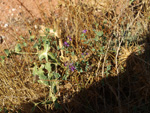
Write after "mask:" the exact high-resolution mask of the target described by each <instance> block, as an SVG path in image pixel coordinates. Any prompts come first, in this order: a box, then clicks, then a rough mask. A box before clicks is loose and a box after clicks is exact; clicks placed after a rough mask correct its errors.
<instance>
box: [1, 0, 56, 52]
mask: <svg viewBox="0 0 150 113" xmlns="http://www.w3.org/2000/svg"><path fill="white" fill-rule="evenodd" d="M57 4H58V2H57V1H56V0H0V38H1V44H0V52H1V51H2V50H3V49H6V48H10V47H13V45H14V44H15V42H16V40H17V39H18V36H21V35H26V34H27V32H28V31H27V27H28V25H27V24H26V23H28V24H31V23H32V21H33V20H36V19H37V20H38V19H40V18H41V13H40V12H41V10H42V11H44V13H46V16H49V15H50V14H49V13H50V11H54V12H55V14H56V15H57V14H58V11H57V7H56V6H57Z"/></svg>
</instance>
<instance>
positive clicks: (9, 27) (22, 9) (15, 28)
mask: <svg viewBox="0 0 150 113" xmlns="http://www.w3.org/2000/svg"><path fill="white" fill-rule="evenodd" d="M60 1H61V0H60ZM60 1H59V0H0V40H1V41H0V53H2V51H3V50H4V49H7V48H12V47H13V46H14V45H15V43H16V41H17V40H18V37H19V36H24V35H27V34H28V27H29V25H30V24H32V22H33V20H35V21H34V22H35V23H36V22H37V23H38V24H39V23H40V22H41V17H42V14H41V12H44V13H45V14H46V16H50V15H51V14H50V11H52V12H53V13H54V14H55V16H60V15H62V14H63V13H64V12H63V11H62V10H60V9H58V7H57V6H58V4H59V2H60ZM77 1H78V0H72V2H74V3H77ZM81 1H82V0H81ZM86 1H87V0H86ZM103 1H105V0H102V2H103ZM110 1H113V0H110ZM110 1H109V2H110ZM121 1H124V0H121ZM83 2H84V1H83ZM110 3H111V2H110ZM117 4H121V3H120V2H119V3H117ZM110 5H112V4H110ZM115 5H116V4H115ZM118 7H121V5H119V6H118ZM118 7H117V8H118ZM117 11H118V13H119V11H120V8H119V10H118V9H117ZM27 24H28V25H27Z"/></svg>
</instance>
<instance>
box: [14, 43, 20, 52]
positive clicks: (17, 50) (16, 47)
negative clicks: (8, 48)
mask: <svg viewBox="0 0 150 113" xmlns="http://www.w3.org/2000/svg"><path fill="white" fill-rule="evenodd" d="M20 51H21V45H20V44H17V45H16V46H15V52H20Z"/></svg>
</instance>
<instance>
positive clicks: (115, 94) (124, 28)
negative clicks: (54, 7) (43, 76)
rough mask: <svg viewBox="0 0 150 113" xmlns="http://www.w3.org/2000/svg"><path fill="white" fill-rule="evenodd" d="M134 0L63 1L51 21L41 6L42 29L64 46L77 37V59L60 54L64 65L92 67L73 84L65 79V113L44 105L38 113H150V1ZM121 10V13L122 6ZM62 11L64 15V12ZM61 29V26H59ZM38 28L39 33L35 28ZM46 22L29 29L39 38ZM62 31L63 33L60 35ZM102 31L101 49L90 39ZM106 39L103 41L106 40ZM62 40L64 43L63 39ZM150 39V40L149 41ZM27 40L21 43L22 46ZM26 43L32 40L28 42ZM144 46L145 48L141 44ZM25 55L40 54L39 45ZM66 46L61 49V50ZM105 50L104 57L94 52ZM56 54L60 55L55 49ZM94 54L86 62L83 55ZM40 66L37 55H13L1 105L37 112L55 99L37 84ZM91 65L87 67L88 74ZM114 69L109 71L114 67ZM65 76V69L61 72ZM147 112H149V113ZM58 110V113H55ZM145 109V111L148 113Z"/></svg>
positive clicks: (4, 67)
mask: <svg viewBox="0 0 150 113" xmlns="http://www.w3.org/2000/svg"><path fill="white" fill-rule="evenodd" d="M129 2H130V1H128V0H122V1H120V2H117V1H114V2H112V1H111V0H106V1H105V0H104V1H103V2H101V3H99V2H98V0H96V2H94V0H89V1H88V2H87V1H85V2H78V3H76V4H75V3H74V2H73V3H72V2H69V0H64V1H60V3H59V4H60V5H59V6H58V10H59V11H60V15H55V14H54V12H51V15H50V16H49V17H45V16H44V15H46V14H44V12H45V11H43V10H42V8H40V7H39V10H40V11H41V14H42V15H43V16H42V17H41V18H42V25H43V26H45V27H47V28H54V29H56V31H60V32H59V33H58V34H59V35H58V37H55V38H54V39H53V40H54V41H55V40H56V39H57V38H60V39H61V41H57V42H58V44H60V43H61V45H62V44H63V42H64V41H66V40H67V38H66V37H67V36H70V37H71V38H72V42H71V43H70V45H71V46H72V48H71V49H69V51H70V53H71V52H74V53H75V56H74V57H73V56H71V54H69V53H66V51H65V50H63V52H62V51H58V56H57V57H58V59H59V58H60V56H61V58H62V57H63V59H61V63H62V65H64V64H63V63H64V62H65V61H66V60H68V59H70V60H72V61H73V63H76V62H79V63H81V61H83V60H86V61H88V62H89V64H90V66H89V70H88V71H87V72H85V71H83V72H78V71H77V70H75V71H74V72H71V73H70V76H69V77H68V79H67V80H62V78H61V79H60V81H61V82H60V86H59V93H58V95H59V98H58V103H60V105H61V106H62V109H55V108H54V109H53V107H52V106H51V104H50V105H49V104H44V105H42V104H39V105H38V107H39V109H38V110H37V111H35V112H47V113H48V112H55V113H56V112H58V113H60V112H63V113H66V112H67V113H80V112H83V113H88V112H90V113H99V112H114V113H118V112H119V113H127V112H149V111H150V109H149V105H150V103H149V102H150V101H149V96H150V92H149V81H148V80H149V75H150V72H149V65H150V61H149V55H150V54H149V42H148V41H147V42H146V41H145V40H146V38H148V37H146V35H147V36H149V31H148V25H149V19H148V17H149V16H150V9H149V6H150V3H149V1H148V0H141V1H140V0H135V1H134V2H133V3H131V4H130V3H129ZM119 3H120V4H124V5H122V7H121V9H118V8H117V5H118V4H119ZM61 11H62V12H61ZM56 23H57V24H58V25H57V27H55V26H56V25H55V24H56ZM35 25H37V26H39V28H37V29H35V28H34V26H35ZM40 26H41V22H35V23H34V22H33V23H32V24H31V25H28V27H29V28H30V30H31V31H32V34H35V35H36V38H37V39H38V38H39V37H40V36H39V35H40V34H39V30H40ZM58 29H59V30H58ZM85 29H86V30H87V33H86V35H87V37H86V39H85V40H81V36H80V35H81V34H82V31H83V30H85ZM93 29H95V30H96V31H103V33H104V34H103V36H104V37H103V38H105V40H103V39H101V40H100V43H99V45H97V44H96V43H93V44H92V45H91V46H89V45H88V44H87V43H84V42H87V40H91V39H93V38H94V37H95V36H96V34H95V33H94V31H93ZM100 38H102V37H100ZM57 40H59V39H57ZM148 40H149V39H148ZM23 41H24V40H20V41H19V43H22V42H23ZM26 43H28V42H27V40H26ZM141 43H142V44H141ZM28 44H29V46H28V47H27V48H24V51H25V52H28V53H34V52H35V50H34V49H32V48H31V47H32V46H33V45H34V42H31V43H28ZM60 47H61V46H60ZM100 47H104V52H103V54H101V55H100V56H98V55H97V54H96V52H95V51H92V49H93V48H95V49H96V50H98V49H99V48H100ZM52 52H53V53H55V52H56V50H54V49H52ZM83 52H87V53H88V55H87V56H85V58H82V55H81V54H82V53H83ZM34 62H36V63H40V62H39V61H38V59H37V58H36V55H34V54H23V55H15V54H14V55H11V56H10V58H6V60H5V62H4V64H0V77H1V80H0V85H1V87H0V100H1V102H0V106H1V107H2V108H4V107H5V108H7V109H8V110H12V111H14V110H17V109H21V110H22V112H31V108H32V107H33V104H32V103H36V102H46V100H49V99H50V97H49V87H47V86H45V85H42V84H39V83H34V82H33V79H35V78H33V76H32V73H31V70H30V69H31V67H32V65H33V63H34ZM85 66H86V64H83V66H81V68H82V69H83V70H84V67H85ZM109 66H111V67H110V69H108V67H109ZM58 72H61V76H63V75H64V73H65V70H63V69H61V68H60V69H58ZM144 107H145V109H144ZM50 109H51V110H53V111H50ZM144 110H145V111H144Z"/></svg>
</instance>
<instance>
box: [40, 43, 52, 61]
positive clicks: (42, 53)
mask: <svg viewBox="0 0 150 113" xmlns="http://www.w3.org/2000/svg"><path fill="white" fill-rule="evenodd" d="M49 50H50V47H49V44H44V50H43V51H41V52H39V54H38V56H39V60H40V61H41V60H42V59H43V58H45V59H46V61H47V62H48V55H49V54H48V51H49Z"/></svg>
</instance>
